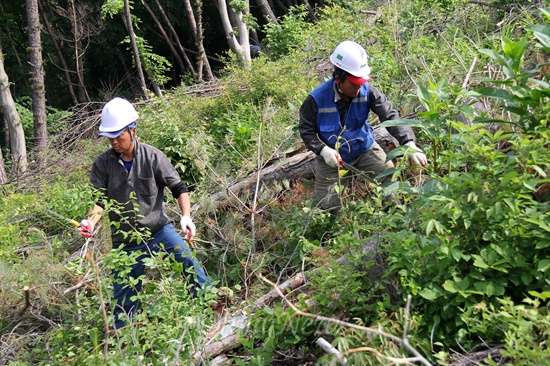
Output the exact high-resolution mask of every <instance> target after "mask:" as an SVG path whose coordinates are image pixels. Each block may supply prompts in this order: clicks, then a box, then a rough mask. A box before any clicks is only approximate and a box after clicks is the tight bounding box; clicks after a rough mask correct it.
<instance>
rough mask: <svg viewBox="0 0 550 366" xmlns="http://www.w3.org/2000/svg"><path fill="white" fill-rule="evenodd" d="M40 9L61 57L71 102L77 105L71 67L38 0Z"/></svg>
mask: <svg viewBox="0 0 550 366" xmlns="http://www.w3.org/2000/svg"><path fill="white" fill-rule="evenodd" d="M38 10H39V11H40V15H41V16H42V22H43V24H44V27H45V28H46V32H48V34H49V35H50V39H51V40H52V45H53V47H54V49H55V53H56V55H57V58H58V59H59V63H60V64H61V69H62V70H63V73H64V74H65V81H66V82H67V89H68V91H69V95H70V97H71V102H72V103H73V105H76V104H78V99H77V98H76V94H75V92H74V88H73V82H72V80H71V74H70V72H69V67H68V66H67V62H66V61H65V56H63V52H61V48H60V47H59V43H57V37H56V36H55V34H54V32H53V30H52V28H51V27H50V22H49V21H48V17H47V16H46V13H45V12H44V9H43V8H42V5H41V3H40V1H38Z"/></svg>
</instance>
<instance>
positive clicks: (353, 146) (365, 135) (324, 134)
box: [299, 41, 427, 211]
mask: <svg viewBox="0 0 550 366" xmlns="http://www.w3.org/2000/svg"><path fill="white" fill-rule="evenodd" d="M330 61H331V63H332V64H333V65H334V72H333V74H332V79H331V80H328V81H326V82H324V83H323V84H321V85H319V86H318V87H317V88H316V89H315V90H313V91H312V92H311V93H310V94H309V96H308V97H307V98H306V100H305V101H304V102H303V104H302V106H301V108H300V123H299V131H300V136H301V137H302V140H303V141H304V143H305V145H306V146H307V148H308V149H309V150H311V151H313V152H314V153H315V154H317V155H318V156H317V160H316V172H315V188H314V194H313V202H312V205H313V207H319V208H322V209H326V210H332V211H338V210H339V208H340V204H341V203H340V198H339V196H338V194H336V192H335V189H334V188H335V186H336V185H337V184H338V182H339V172H338V170H339V168H340V167H342V168H343V169H346V165H347V166H348V168H349V167H351V169H352V170H354V171H361V172H365V174H366V175H367V176H368V177H370V178H371V179H375V178H376V176H377V175H378V174H380V173H381V172H383V171H384V170H385V169H386V168H388V167H393V163H392V162H391V161H389V162H387V163H386V154H385V152H384V151H383V149H382V148H381V147H380V146H379V145H378V144H377V143H376V141H375V139H374V134H373V128H372V127H371V125H370V124H369V123H368V118H369V114H370V112H371V111H372V112H373V113H375V114H376V115H377V116H378V118H379V119H380V122H384V121H386V120H391V119H398V118H399V114H398V112H397V111H396V110H395V109H394V108H393V107H392V105H391V103H390V102H389V101H388V100H387V98H386V96H385V95H384V94H383V93H382V92H380V91H379V90H378V89H376V88H375V87H374V86H373V85H372V84H370V81H371V77H370V72H371V70H370V67H369V64H368V57H367V53H366V51H365V49H364V48H363V47H362V46H361V45H359V44H357V43H355V42H353V41H343V42H342V43H340V44H339V45H338V46H337V47H336V49H335V50H334V52H333V53H332V54H331V56H330ZM387 130H388V132H389V133H390V134H391V135H392V136H393V137H395V139H396V140H397V141H398V142H399V144H400V145H405V146H407V147H408V152H407V156H408V157H409V159H410V161H411V162H412V163H414V164H417V165H421V166H426V165H427V160H426V155H425V154H424V153H423V152H422V150H420V149H419V148H418V147H417V146H416V143H415V140H416V137H415V135H414V132H413V131H412V129H411V128H410V127H405V126H403V127H402V126H398V127H388V128H387ZM390 178H391V177H390V176H386V177H383V178H381V179H379V181H380V183H382V184H385V183H388V182H389V180H390ZM344 180H345V179H344ZM344 183H345V182H344Z"/></svg>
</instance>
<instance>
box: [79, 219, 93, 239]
mask: <svg viewBox="0 0 550 366" xmlns="http://www.w3.org/2000/svg"><path fill="white" fill-rule="evenodd" d="M78 232H80V235H82V236H84V237H86V238H91V237H92V236H94V223H93V222H92V221H90V220H82V221H80V226H79V227H78Z"/></svg>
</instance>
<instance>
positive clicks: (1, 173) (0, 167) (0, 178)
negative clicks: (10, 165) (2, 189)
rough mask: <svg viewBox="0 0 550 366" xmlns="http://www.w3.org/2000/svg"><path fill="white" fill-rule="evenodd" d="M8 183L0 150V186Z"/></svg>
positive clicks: (0, 150)
mask: <svg viewBox="0 0 550 366" xmlns="http://www.w3.org/2000/svg"><path fill="white" fill-rule="evenodd" d="M7 181H8V176H7V175H6V167H5V166H4V156H3V155H2V149H0V184H4V183H6V182H7Z"/></svg>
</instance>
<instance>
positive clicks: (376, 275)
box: [195, 237, 384, 364]
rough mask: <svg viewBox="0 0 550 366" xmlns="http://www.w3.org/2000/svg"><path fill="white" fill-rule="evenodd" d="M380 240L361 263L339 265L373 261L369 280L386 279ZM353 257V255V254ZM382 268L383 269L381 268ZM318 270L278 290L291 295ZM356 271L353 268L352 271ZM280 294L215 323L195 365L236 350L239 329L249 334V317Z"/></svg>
mask: <svg viewBox="0 0 550 366" xmlns="http://www.w3.org/2000/svg"><path fill="white" fill-rule="evenodd" d="M379 240H380V238H379V237H375V238H372V239H370V240H368V241H366V242H365V244H363V246H362V248H361V251H362V252H363V254H364V256H363V258H362V260H361V263H354V262H350V261H349V260H348V259H347V258H346V256H344V257H340V258H338V259H337V260H336V261H335V262H336V263H338V264H340V265H345V266H350V267H353V268H356V267H357V266H358V267H359V268H361V267H363V265H366V264H367V263H370V262H373V264H374V265H372V267H371V268H370V269H369V270H367V272H366V274H367V277H368V278H369V280H371V281H372V282H377V281H380V279H381V276H382V271H383V268H384V264H383V258H382V257H381V255H380V253H379V252H378V247H379ZM349 255H351V253H350V254H349ZM381 266H382V268H380V267H381ZM315 270H316V269H312V270H310V271H306V272H301V273H299V274H297V275H296V276H294V277H292V278H290V279H288V280H286V281H285V282H283V283H282V284H280V285H279V286H277V287H278V289H279V290H280V291H281V292H282V293H288V292H290V291H292V290H295V289H297V288H298V287H300V286H302V285H304V284H305V283H306V280H307V277H308V276H309V275H310V274H311V273H312V272H314V271H315ZM352 270H353V269H352ZM280 298H281V297H280V295H279V292H278V291H277V289H275V288H274V289H272V290H271V291H269V292H268V293H266V294H265V295H263V296H262V297H260V298H259V299H257V300H256V301H254V304H253V305H252V306H251V307H250V311H249V312H248V314H247V313H246V312H245V311H242V312H241V313H239V314H234V315H232V316H231V317H225V318H223V319H221V320H220V321H219V322H217V323H216V324H214V325H213V326H212V327H211V329H212V330H211V331H210V332H209V334H208V335H207V336H206V343H205V346H204V348H203V349H202V350H201V351H200V352H197V353H196V354H195V364H198V363H200V362H202V361H204V360H207V359H211V358H214V357H216V356H219V355H220V354H222V353H225V352H228V351H230V350H231V349H233V348H235V347H236V346H237V345H238V342H239V337H238V335H237V331H238V330H243V331H246V329H247V328H248V325H249V323H248V318H249V317H250V316H252V315H254V313H256V312H257V311H258V310H261V309H262V308H264V307H266V306H268V305H270V304H272V303H273V302H274V301H275V300H278V299H280Z"/></svg>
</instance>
